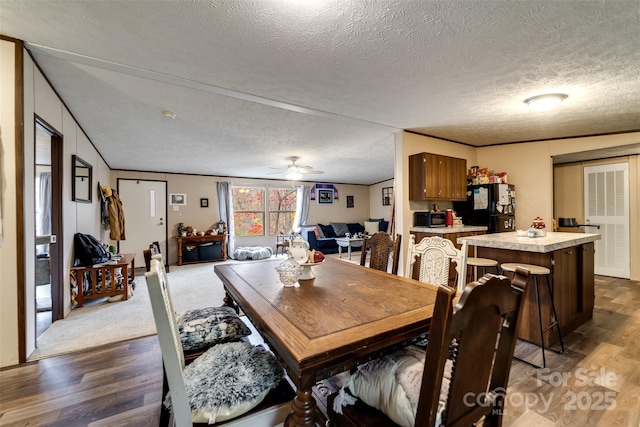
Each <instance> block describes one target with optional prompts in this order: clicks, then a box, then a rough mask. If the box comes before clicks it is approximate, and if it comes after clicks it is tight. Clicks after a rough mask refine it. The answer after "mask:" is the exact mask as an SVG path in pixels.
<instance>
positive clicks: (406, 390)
mask: <svg viewBox="0 0 640 427" xmlns="http://www.w3.org/2000/svg"><path fill="white" fill-rule="evenodd" d="M424 361H425V350H423V349H421V348H419V347H416V346H410V347H406V348H405V349H403V350H399V351H397V352H395V353H393V354H391V355H389V356H385V357H381V358H379V359H375V360H372V361H371V362H368V363H365V364H364V365H360V366H359V367H358V371H357V372H356V373H355V374H353V375H352V376H351V377H350V378H349V380H348V382H347V383H346V385H345V387H347V388H348V389H349V390H350V391H351V394H353V396H355V397H357V398H359V399H360V400H362V401H363V402H364V403H366V404H367V405H369V406H371V407H373V408H376V409H378V410H380V411H382V412H384V413H385V414H386V415H387V416H388V417H389V418H391V420H392V421H393V422H395V423H396V424H398V425H400V426H403V427H413V426H414V425H415V419H416V411H417V408H418V399H419V397H420V386H421V384H422V373H423V371H424ZM451 367H452V364H451V361H450V360H447V363H446V364H445V372H444V377H443V380H442V387H441V388H440V404H439V407H438V419H437V421H438V422H436V425H439V421H440V420H441V415H442V412H443V410H444V408H445V406H446V398H447V395H448V392H449V382H450V378H451Z"/></svg>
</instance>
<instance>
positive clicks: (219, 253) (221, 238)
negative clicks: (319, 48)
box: [177, 234, 227, 265]
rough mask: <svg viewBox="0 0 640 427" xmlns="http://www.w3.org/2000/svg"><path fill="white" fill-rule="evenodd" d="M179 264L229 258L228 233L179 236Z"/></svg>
mask: <svg viewBox="0 0 640 427" xmlns="http://www.w3.org/2000/svg"><path fill="white" fill-rule="evenodd" d="M177 239H178V265H182V264H192V263H196V262H209V261H224V260H226V259H227V245H226V235H224V234H216V235H210V236H190V237H182V236H180V237H177Z"/></svg>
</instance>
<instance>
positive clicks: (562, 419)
mask: <svg viewBox="0 0 640 427" xmlns="http://www.w3.org/2000/svg"><path fill="white" fill-rule="evenodd" d="M597 279H598V281H597V284H596V310H595V313H594V318H593V320H592V321H590V322H588V323H587V324H586V325H584V326H582V327H580V328H579V329H578V330H577V331H575V332H574V333H572V334H571V335H570V336H568V337H566V345H567V348H568V351H567V352H566V353H565V354H562V355H557V354H551V355H550V356H549V358H548V366H549V368H550V369H549V371H548V372H542V371H538V370H536V369H534V368H532V367H530V366H529V365H526V364H524V363H522V362H517V361H514V362H513V366H512V368H511V379H510V382H509V389H508V394H507V402H508V404H507V408H506V413H505V416H504V425H505V426H518V427H521V426H525V427H528V426H535V427H547V426H557V427H560V426H583V427H586V426H602V427H605V426H606V427H610V426H630V427H631V426H632V427H638V426H640V284H639V283H638V282H634V281H628V280H621V279H611V278H606V277H598V278H597ZM532 350H535V349H531V348H529V346H528V345H527V344H518V347H517V349H516V351H517V352H518V354H519V355H525V354H528V353H529V352H531V351H532ZM531 356H533V357H535V351H533V352H532V354H531ZM161 389H162V361H161V355H160V347H159V344H158V341H157V337H155V336H153V337H148V338H141V339H137V340H132V341H127V342H123V343H117V344H110V345H107V346H104V347H102V348H99V349H96V350H91V351H86V352H80V353H74V354H70V355H65V356H58V357H53V358H49V359H43V360H40V361H37V362H32V363H28V364H25V365H21V366H19V367H15V368H8V369H3V370H0V426H61V427H62V426H64V427H69V426H156V425H157V424H158V417H159V411H160V401H161V396H160V395H161ZM322 391H323V390H322V387H321V389H320V390H317V392H320V393H321V394H322ZM543 399H544V400H543ZM545 402H548V404H547V403H545ZM607 402H609V403H613V404H615V408H609V409H607V408H606V407H607ZM574 406H575V410H574V409H572V407H574Z"/></svg>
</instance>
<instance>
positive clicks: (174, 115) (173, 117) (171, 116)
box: [162, 111, 176, 119]
mask: <svg viewBox="0 0 640 427" xmlns="http://www.w3.org/2000/svg"><path fill="white" fill-rule="evenodd" d="M162 114H163V115H164V116H165V117H169V118H170V119H175V118H176V113H174V112H173V111H163V112H162Z"/></svg>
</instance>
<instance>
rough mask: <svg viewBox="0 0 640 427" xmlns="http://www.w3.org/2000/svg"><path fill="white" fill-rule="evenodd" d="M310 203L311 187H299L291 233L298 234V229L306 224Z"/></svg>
mask: <svg viewBox="0 0 640 427" xmlns="http://www.w3.org/2000/svg"><path fill="white" fill-rule="evenodd" d="M310 202H311V187H310V186H308V185H299V186H298V189H297V194H296V215H295V216H294V218H293V231H295V232H296V233H299V232H300V227H301V226H303V225H305V224H306V223H307V217H308V216H309V203H310Z"/></svg>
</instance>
